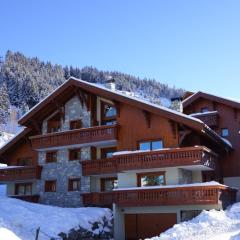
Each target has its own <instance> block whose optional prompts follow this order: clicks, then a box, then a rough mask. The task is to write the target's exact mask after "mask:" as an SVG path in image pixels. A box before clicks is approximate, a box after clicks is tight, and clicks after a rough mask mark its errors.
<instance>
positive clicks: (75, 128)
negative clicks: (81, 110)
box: [69, 118, 83, 130]
mask: <svg viewBox="0 0 240 240" xmlns="http://www.w3.org/2000/svg"><path fill="white" fill-rule="evenodd" d="M75 123H77V124H79V123H80V125H79V126H80V127H73V125H74V124H75ZM82 127H83V123H82V119H80V118H79V119H74V120H71V121H70V122H69V130H77V129H81V128H82Z"/></svg>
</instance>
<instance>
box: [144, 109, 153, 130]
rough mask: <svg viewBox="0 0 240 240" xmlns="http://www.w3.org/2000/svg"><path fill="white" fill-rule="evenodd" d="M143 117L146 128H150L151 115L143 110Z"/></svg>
mask: <svg viewBox="0 0 240 240" xmlns="http://www.w3.org/2000/svg"><path fill="white" fill-rule="evenodd" d="M143 115H144V117H145V120H146V124H147V127H148V128H150V127H151V113H150V112H148V111H145V110H143Z"/></svg>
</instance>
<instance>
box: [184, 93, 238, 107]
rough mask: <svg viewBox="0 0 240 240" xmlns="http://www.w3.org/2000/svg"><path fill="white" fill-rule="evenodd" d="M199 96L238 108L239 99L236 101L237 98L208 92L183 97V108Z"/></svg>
mask: <svg viewBox="0 0 240 240" xmlns="http://www.w3.org/2000/svg"><path fill="white" fill-rule="evenodd" d="M199 98H204V99H208V100H210V101H213V102H218V103H222V104H225V105H228V106H230V107H232V108H236V109H240V101H238V100H234V99H230V98H223V97H219V96H216V95H212V94H209V93H204V92H197V93H194V94H192V95H190V96H189V97H187V98H186V99H184V100H183V102H182V104H183V107H184V108H185V107H187V106H189V105H190V104H191V103H193V102H194V101H196V100H197V99H199Z"/></svg>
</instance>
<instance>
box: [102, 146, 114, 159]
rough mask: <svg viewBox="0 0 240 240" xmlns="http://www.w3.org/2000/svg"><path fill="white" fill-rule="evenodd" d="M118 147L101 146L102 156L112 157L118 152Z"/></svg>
mask: <svg viewBox="0 0 240 240" xmlns="http://www.w3.org/2000/svg"><path fill="white" fill-rule="evenodd" d="M116 150H117V149H116V147H110V148H101V158H110V157H112V156H113V153H114V152H116Z"/></svg>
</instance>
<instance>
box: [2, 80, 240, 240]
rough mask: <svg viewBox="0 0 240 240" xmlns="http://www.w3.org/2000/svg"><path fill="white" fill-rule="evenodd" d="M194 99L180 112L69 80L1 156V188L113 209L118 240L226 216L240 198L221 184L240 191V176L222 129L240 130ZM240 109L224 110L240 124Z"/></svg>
mask: <svg viewBox="0 0 240 240" xmlns="http://www.w3.org/2000/svg"><path fill="white" fill-rule="evenodd" d="M193 97H194V95H191V96H189V97H188V98H187V99H185V100H184V102H183V106H184V113H180V112H176V111H173V110H170V109H167V108H164V107H161V106H158V105H154V104H151V103H148V102H146V101H142V100H140V99H136V98H133V97H128V96H126V95H124V94H122V93H121V92H119V91H112V90H110V89H108V88H106V87H101V86H98V85H94V84H91V83H87V82H84V81H82V80H79V79H75V78H70V79H69V80H68V81H67V82H65V83H64V84H63V85H61V86H60V87H59V88H58V89H56V90H55V91H54V92H53V93H52V94H51V95H49V96H48V97H46V98H45V99H44V100H43V101H42V102H40V103H39V104H37V105H36V106H35V107H34V108H33V109H31V110H30V111H29V112H28V113H27V114H26V115H24V116H23V117H22V118H21V119H20V121H19V124H21V125H22V126H24V127H25V129H24V130H23V131H22V132H21V133H20V134H18V135H17V136H16V137H15V138H14V139H12V140H11V141H10V142H9V143H7V144H6V145H5V146H3V147H2V148H1V149H0V159H1V162H4V163H7V164H8V167H6V168H2V169H0V181H1V182H2V183H7V186H8V187H7V193H8V195H9V196H11V197H16V198H19V199H23V200H26V201H33V202H39V203H43V204H51V205H58V206H64V207H79V206H103V207H111V208H113V212H114V217H115V233H114V234H115V239H116V240H117V239H124V238H125V239H138V238H145V237H151V236H154V235H158V234H159V233H160V232H161V231H164V230H166V229H167V228H169V227H171V226H172V225H173V224H174V223H176V222H180V221H183V220H187V219H190V218H192V217H193V216H195V215H196V214H197V213H199V211H201V210H202V209H212V208H215V209H222V208H225V207H226V206H227V205H229V204H231V203H233V202H234V201H235V197H236V190H234V189H232V188H230V187H227V186H225V185H222V184H223V183H224V184H225V183H226V181H227V183H230V186H235V185H234V184H232V183H233V181H234V179H232V177H233V178H238V177H240V170H239V169H240V168H238V169H236V168H237V166H239V165H238V164H239V162H238V160H237V157H236V156H237V155H236V154H235V153H234V152H235V146H237V145H235V142H234V141H235V140H236V136H235V135H234V137H233V138H230V135H229V139H228V140H229V141H230V142H231V143H232V146H231V144H230V143H229V142H228V141H226V140H225V139H223V138H222V137H221V136H220V134H221V132H219V131H220V129H221V131H222V130H223V128H228V130H229V131H239V129H238V128H239V127H238V126H237V122H236V125H235V124H229V122H228V121H229V117H230V115H229V112H227V116H225V113H223V115H222V112H221V111H220V108H221V106H222V105H221V104H222V103H220V102H219V103H218V102H217V101H216V100H214V101H213V102H214V104H215V105H214V106H215V108H210V105H207V103H208V101H210V100H204V98H202V97H200V98H199V99H198V98H196V99H195V97H194V99H193ZM201 101H202V102H203V103H202V105H201V104H200V102H201ZM189 102H190V103H189ZM223 105H224V104H223ZM216 106H217V107H216ZM237 106H238V104H237V105H236V106H235V107H234V108H231V107H229V106H228V105H226V106H225V105H224V107H223V108H224V109H225V108H226V109H228V108H230V109H231V110H229V111H233V113H232V112H231V113H232V114H233V117H236V118H237V119H238V113H239V112H238V108H237ZM204 107H205V108H208V109H204V112H205V114H199V108H204ZM238 107H240V104H239V106H238ZM232 109H233V110H232ZM207 111H209V113H206V112H207ZM210 111H211V113H210ZM224 111H228V110H224ZM187 114H188V115H187ZM189 114H194V116H189ZM225 117H226V120H224V119H225ZM239 117H240V115H239ZM199 119H200V120H199ZM236 121H237V120H236ZM225 131H226V130H225ZM231 136H232V135H231ZM239 149H240V148H239ZM230 163H231V164H232V165H233V166H230V165H231V164H230ZM209 181H218V182H219V183H221V184H219V183H216V182H210V183H209ZM147 219H151V221H150V222H151V223H152V224H151V226H148V225H149V221H147ZM160 223H162V224H160ZM159 224H160V225H159Z"/></svg>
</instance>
